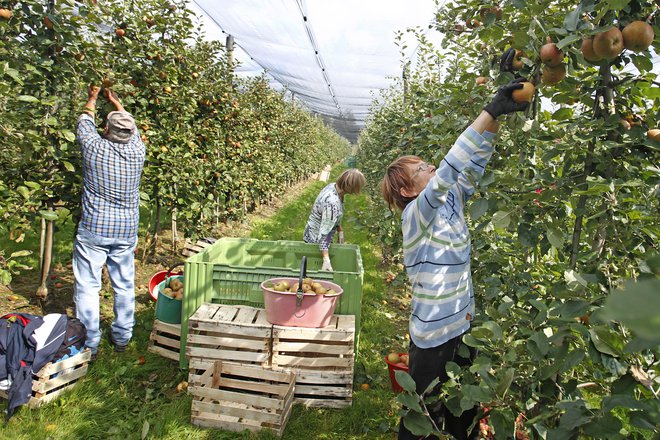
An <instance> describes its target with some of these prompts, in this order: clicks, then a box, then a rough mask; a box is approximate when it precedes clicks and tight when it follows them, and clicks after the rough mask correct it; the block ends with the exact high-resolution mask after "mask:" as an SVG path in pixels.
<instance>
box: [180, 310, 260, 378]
mask: <svg viewBox="0 0 660 440" xmlns="http://www.w3.org/2000/svg"><path fill="white" fill-rule="evenodd" d="M188 326H189V327H188V337H187V341H186V356H187V357H188V359H189V360H190V362H191V365H190V368H191V369H192V368H194V367H193V365H192V363H193V362H196V363H199V362H203V363H208V362H212V361H216V360H220V361H224V362H234V363H239V364H251V365H261V366H268V365H269V363H270V350H271V348H270V347H271V338H272V327H273V326H272V324H271V323H269V322H268V321H267V320H266V312H265V311H264V310H263V309H258V308H254V307H247V306H231V305H225V304H202V306H200V308H199V309H197V311H196V312H195V313H194V314H193V316H191V317H190V320H189V324H188Z"/></svg>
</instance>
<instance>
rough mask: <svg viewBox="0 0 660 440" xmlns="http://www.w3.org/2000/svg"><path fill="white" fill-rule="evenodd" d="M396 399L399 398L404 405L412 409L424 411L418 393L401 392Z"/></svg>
mask: <svg viewBox="0 0 660 440" xmlns="http://www.w3.org/2000/svg"><path fill="white" fill-rule="evenodd" d="M396 400H398V401H399V402H400V403H401V404H402V405H403V406H405V407H406V408H408V409H411V410H412V411H415V412H420V413H421V412H423V410H422V406H421V405H420V403H419V396H417V394H408V393H401V394H399V395H398V396H396Z"/></svg>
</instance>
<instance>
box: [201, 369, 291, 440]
mask: <svg viewBox="0 0 660 440" xmlns="http://www.w3.org/2000/svg"><path fill="white" fill-rule="evenodd" d="M295 381H296V379H295V374H293V373H291V372H278V371H273V370H270V369H268V368H264V367H262V366H254V365H241V364H232V363H227V362H221V361H214V362H212V363H211V367H210V368H208V369H206V370H205V371H204V372H203V374H201V375H198V376H195V377H194V378H191V381H190V387H189V388H188V391H189V393H190V394H191V395H192V397H193V401H192V411H191V421H192V423H193V424H194V425H197V426H203V427H207V428H221V429H225V430H229V431H236V432H240V431H243V430H245V429H249V430H251V431H258V430H261V429H264V428H266V429H271V430H273V431H274V432H275V433H276V434H277V435H279V436H281V435H282V432H283V431H284V428H285V426H286V423H287V421H288V420H289V416H290V415H291V407H292V405H293V390H294V386H295Z"/></svg>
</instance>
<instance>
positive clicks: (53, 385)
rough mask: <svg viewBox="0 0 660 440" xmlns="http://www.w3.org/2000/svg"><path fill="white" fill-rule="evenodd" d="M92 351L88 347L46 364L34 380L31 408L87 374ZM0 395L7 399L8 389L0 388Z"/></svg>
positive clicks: (45, 401) (28, 404)
mask: <svg viewBox="0 0 660 440" xmlns="http://www.w3.org/2000/svg"><path fill="white" fill-rule="evenodd" d="M91 358H92V352H91V351H90V350H89V349H86V350H84V351H82V352H80V353H78V354H76V355H75V356H72V357H70V358H68V359H65V360H63V361H60V362H49V363H47V364H46V365H44V366H43V367H42V368H41V370H39V372H38V373H37V374H35V375H34V376H33V380H32V397H31V398H30V400H29V401H28V403H27V406H29V407H30V408H37V407H39V406H41V405H43V404H45V403H48V402H50V401H51V400H54V399H56V398H58V397H59V396H60V395H61V394H62V393H64V392H65V391H68V390H70V389H71V388H73V386H74V385H75V384H76V383H77V382H78V381H80V379H82V378H83V377H84V376H85V374H87V368H88V367H89V361H90V359H91ZM0 397H2V398H4V399H6V398H7V391H5V390H0Z"/></svg>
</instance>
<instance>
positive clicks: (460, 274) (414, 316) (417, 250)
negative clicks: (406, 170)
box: [402, 127, 495, 348]
mask: <svg viewBox="0 0 660 440" xmlns="http://www.w3.org/2000/svg"><path fill="white" fill-rule="evenodd" d="M494 137H495V134H493V133H489V132H487V131H485V132H484V133H483V135H481V134H479V133H478V132H477V131H476V130H474V129H473V128H471V127H468V128H467V129H466V130H465V131H464V132H463V133H462V134H461V135H460V136H459V138H458V139H457V140H456V143H455V144H454V146H453V147H452V148H451V149H450V150H449V152H448V153H447V155H446V156H445V157H444V159H442V162H441V163H440V165H439V166H438V169H437V170H436V172H435V175H434V176H433V177H432V178H431V180H430V181H429V183H428V185H427V186H426V188H425V189H424V190H423V191H422V192H421V193H420V194H419V195H418V196H417V198H416V199H415V200H414V201H412V202H410V203H409V204H408V206H406V208H405V209H404V211H403V214H402V229H403V253H404V263H405V265H406V270H407V272H408V277H409V279H410V281H411V283H412V303H411V315H410V329H409V331H410V337H411V339H412V341H413V342H414V343H415V345H417V346H418V347H420V348H431V347H437V346H439V345H441V344H443V343H445V342H446V341H448V340H450V339H452V338H454V337H456V336H460V335H462V334H463V333H465V332H466V331H468V329H469V328H470V321H471V320H472V317H473V316H474V293H473V291H472V279H471V277H470V249H471V246H470V233H469V231H468V228H467V224H466V223H465V215H464V212H463V210H464V207H465V203H466V201H467V200H468V199H469V198H470V196H472V194H474V192H475V188H474V186H473V182H476V181H477V180H478V179H479V178H480V177H482V176H483V174H484V169H485V166H486V164H487V163H488V161H489V160H490V157H491V155H492V153H493V146H492V144H491V141H492V139H493V138H494Z"/></svg>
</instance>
